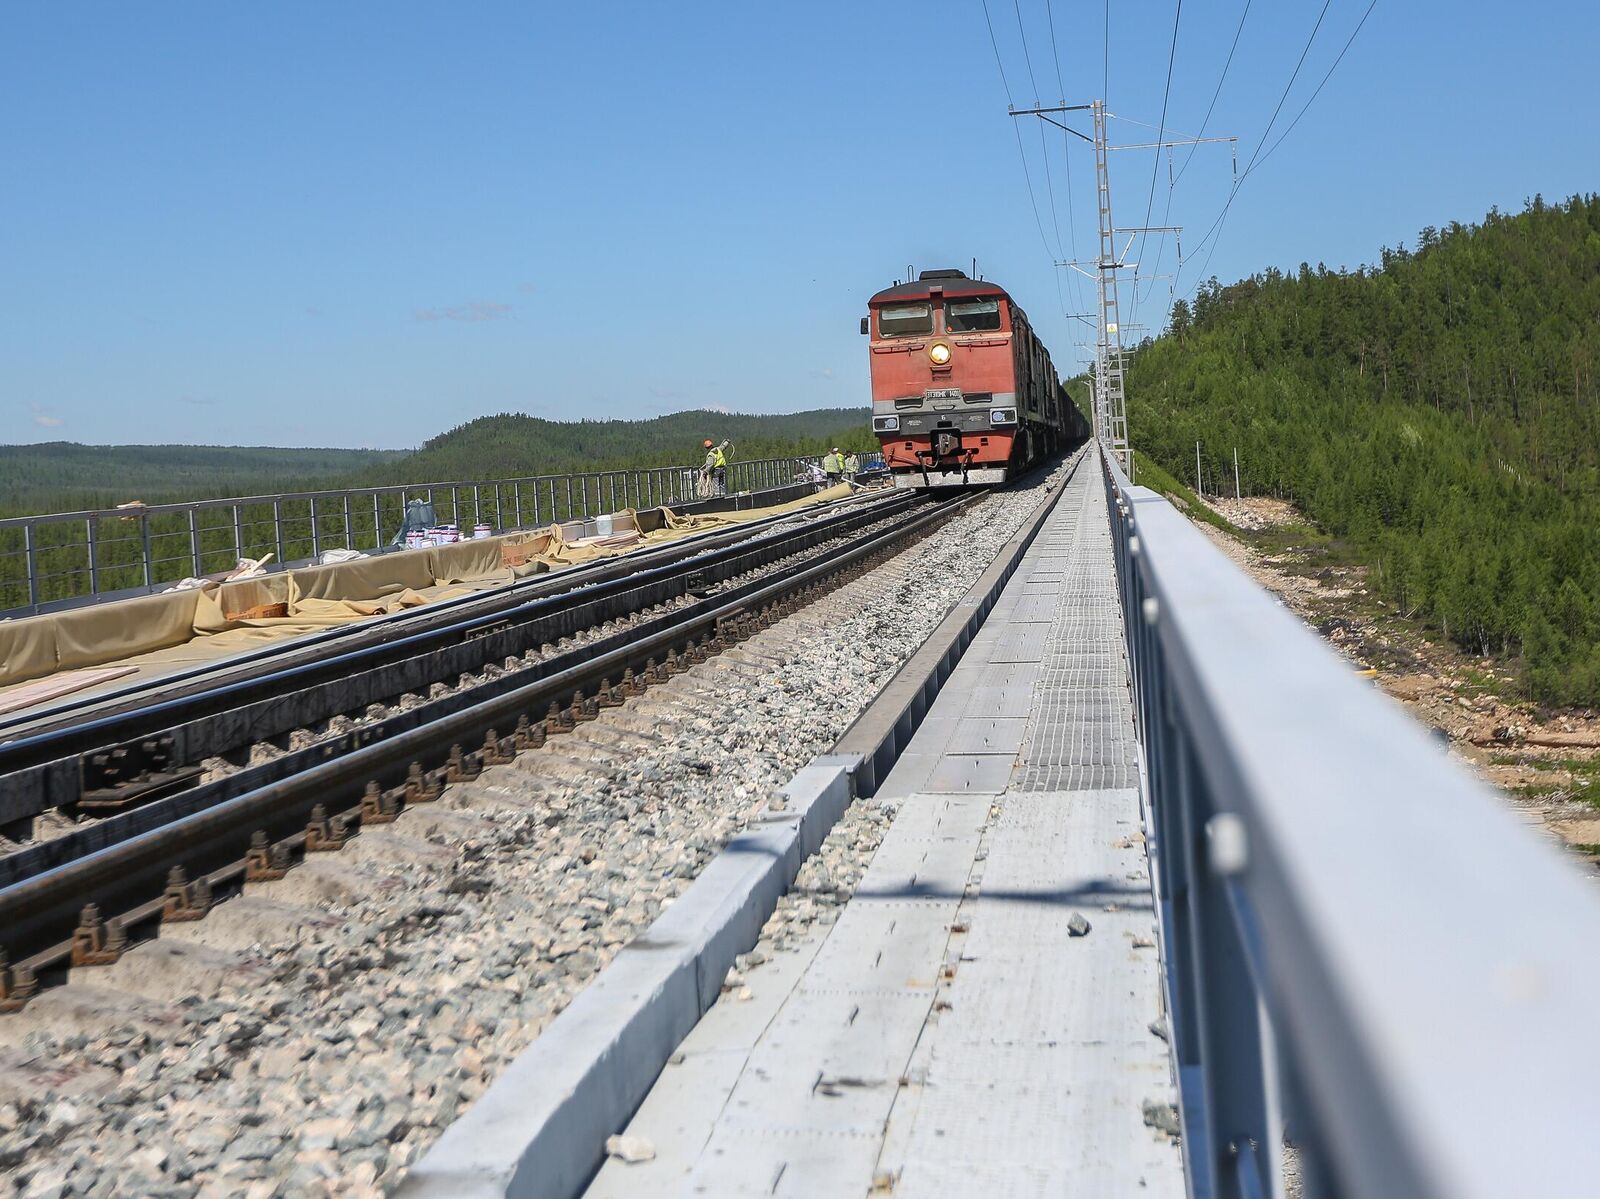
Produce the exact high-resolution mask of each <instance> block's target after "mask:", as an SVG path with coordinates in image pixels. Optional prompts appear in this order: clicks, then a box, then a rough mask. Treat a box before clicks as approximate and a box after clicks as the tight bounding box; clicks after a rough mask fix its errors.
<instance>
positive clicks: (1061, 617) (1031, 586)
mask: <svg viewBox="0 0 1600 1199" xmlns="http://www.w3.org/2000/svg"><path fill="white" fill-rule="evenodd" d="M1106 521H1107V517H1106V503H1105V493H1104V489H1103V488H1102V487H1101V485H1100V480H1099V478H1098V477H1097V475H1096V474H1095V471H1094V467H1093V463H1092V461H1090V462H1089V464H1088V465H1087V466H1085V467H1082V468H1080V469H1079V471H1078V473H1077V475H1076V476H1075V477H1074V478H1073V479H1072V480H1071V481H1070V482H1069V484H1068V486H1067V488H1066V491H1065V493H1064V495H1063V496H1062V499H1061V501H1060V502H1059V503H1058V505H1057V507H1056V510H1055V512H1054V513H1052V515H1051V516H1050V518H1049V519H1048V520H1047V522H1046V524H1045V526H1044V528H1043V529H1042V530H1041V532H1040V535H1039V537H1038V538H1037V539H1036V540H1035V542H1034V544H1033V546H1032V547H1030V549H1029V552H1028V554H1027V555H1026V557H1025V558H1024V560H1023V562H1022V564H1021V565H1020V567H1019V569H1018V570H1017V573H1016V574H1015V576H1013V578H1012V580H1011V582H1010V583H1009V584H1008V585H1007V587H1006V589H1005V592H1004V594H1003V595H1002V596H1001V598H1000V600H999V601H998V603H997V604H996V606H995V609H994V611H993V612H992V613H991V614H990V617H989V619H988V621H987V622H986V624H985V625H984V627H983V629H982V630H981V631H980V632H979V634H978V636H977V637H976V638H975V639H974V640H973V643H972V645H971V646H970V647H969V648H968V650H967V652H966V654H965V655H964V656H963V658H962V660H961V662H960V664H959V665H958V666H957V668H956V669H955V671H953V672H952V674H951V677H950V679H949V681H948V682H947V683H946V684H945V687H944V689H943V690H942V691H941V692H940V694H939V697H938V699H937V701H936V702H935V704H934V706H933V708H932V710H931V711H930V713H929V715H928V717H927V719H926V720H925V721H924V722H923V724H922V726H921V727H920V729H919V730H918V732H917V734H916V736H915V738H914V739H913V740H912V742H911V744H910V746H909V747H908V749H907V752H906V753H904V754H903V755H902V756H901V758H900V760H899V762H898V763H897V764H896V766H895V768H894V770H893V771H892V772H891V774H890V775H889V777H888V778H887V779H886V780H885V781H884V784H883V786H882V788H881V789H880V791H879V796H880V797H896V798H898V799H899V800H900V808H899V811H898V814H897V815H896V817H895V820H894V823H893V824H892V825H891V827H890V829H889V831H888V833H887V835H886V836H885V838H884V840H883V843H882V844H881V845H880V847H879V848H878V851H877V853H876V855H875V856H874V857H873V859H872V862H871V865H870V867H869V868H868V870H867V873H866V875H865V877H864V878H863V879H862V881H861V883H860V885H859V886H858V887H857V889H856V892H855V895H854V897H853V898H852V899H851V900H850V902H849V903H848V904H847V905H846V907H845V908H844V910H843V912H842V914H841V915H840V918H839V920H838V921H837V923H835V924H834V925H832V926H831V927H823V928H821V929H819V930H817V931H815V932H814V933H812V934H811V936H810V937H809V939H808V940H806V941H805V942H804V943H803V944H802V945H801V947H800V949H799V951H798V952H795V953H780V954H778V955H777V957H776V959H775V960H774V961H773V962H771V963H769V964H767V965H763V966H761V967H759V968H758V969H756V970H754V971H752V972H751V973H750V976H749V979H748V985H749V992H750V993H749V995H748V996H747V997H745V998H744V999H742V1000H741V999H737V998H733V999H727V1000H724V1001H723V1002H720V1003H718V1004H717V1005H716V1006H715V1007H713V1008H712V1009H711V1010H710V1011H709V1012H708V1013H707V1014H706V1016H705V1017H704V1018H703V1019H702V1020H701V1022H700V1024H699V1025H698V1026H697V1027H696V1028H695V1030H694V1031H693V1032H692V1033H691V1034H690V1036H689V1037H688V1038H687V1039H686V1040H685V1041H684V1043H683V1045H682V1047H681V1060H678V1061H676V1062H675V1063H674V1064H671V1065H669V1066H668V1067H667V1069H666V1070H665V1071H664V1072H663V1074H662V1075H661V1078H660V1081H659V1082H658V1083H657V1085H656V1087H655V1089H654V1090H653V1091H652V1092H651V1095H650V1097H649V1098H648V1099H647V1100H646V1101H645V1104H644V1106H643V1107H642V1108H641V1109H640V1111H639V1113H638V1115H637V1116H636V1117H635V1118H634V1120H633V1122H632V1123H631V1124H630V1126H629V1129H628V1132H629V1133H630V1134H631V1135H634V1136H638V1137H643V1138H645V1139H647V1140H648V1141H650V1142H651V1144H652V1146H653V1148H654V1151H655V1154H656V1156H655V1160H653V1161H651V1162H649V1163H646V1164H641V1165H626V1164H623V1163H621V1162H616V1161H613V1162H610V1163H608V1164H607V1165H606V1167H605V1168H604V1169H603V1170H602V1171H601V1173H600V1175H599V1176H598V1177H597V1179H596V1180H595V1183H594V1184H593V1186H592V1187H591V1188H590V1192H589V1194H590V1195H591V1196H595V1197H598V1196H608V1197H609V1196H624V1195H626V1196H651V1195H719V1196H721V1195H796V1196H799V1195H805V1196H813V1195H860V1196H865V1195H867V1194H868V1193H869V1192H870V1193H875V1194H877V1193H881V1194H893V1195H895V1196H897V1197H905V1196H948V1195H955V1194H960V1195H967V1194H980V1193H981V1194H984V1195H987V1196H991V1197H992V1199H1002V1197H1005V1196H1013V1195H1028V1196H1032V1195H1040V1196H1042V1195H1060V1194H1074V1195H1131V1194H1141V1195H1152V1196H1174V1197H1175V1196H1179V1195H1182V1194H1183V1193H1184V1182H1183V1171H1182V1165H1181V1160H1180V1153H1179V1150H1178V1148H1177V1147H1176V1146H1175V1145H1174V1144H1172V1143H1171V1142H1170V1141H1169V1140H1168V1139H1167V1138H1166V1137H1165V1136H1164V1135H1162V1134H1160V1133H1157V1132H1154V1131H1153V1130H1152V1129H1151V1128H1149V1127H1148V1126H1147V1125H1146V1123H1145V1119H1144V1108H1145V1105H1146V1104H1147V1103H1156V1104H1161V1103H1167V1102H1170V1101H1171V1100H1172V1098H1173V1091H1172V1086H1171V1066H1170V1062H1169V1058H1168V1054H1167V1047H1166V1043H1165V1042H1164V1041H1163V1040H1161V1039H1159V1038H1158V1037H1156V1036H1155V1035H1153V1033H1152V1032H1151V1029H1150V1025H1151V1023H1152V1022H1153V1021H1155V1020H1157V1019H1158V1018H1160V1017H1161V1014H1162V999H1161V996H1162V991H1161V981H1160V980H1161V967H1160V959H1159V957H1158V950H1157V949H1156V947H1155V944H1156V939H1155V931H1154V924H1155V915H1154V910H1153V905H1152V901H1151V896H1150V882H1149V869H1148V863H1147V861H1146V858H1145V852H1144V835H1143V828H1144V820H1143V813H1142V810H1141V806H1140V800H1139V792H1138V768H1137V757H1136V746H1135V743H1134V730H1133V724H1132V708H1131V705H1130V702H1129V696H1128V683H1127V674H1126V669H1125V664H1124V658H1123V654H1122V635H1121V622H1120V618H1119V616H1118V610H1117V608H1116V606H1115V596H1114V582H1113V574H1112V560H1111V553H1110V541H1109V535H1108V532H1107V524H1106ZM1075 916H1076V917H1083V918H1086V919H1087V920H1088V921H1089V923H1090V925H1091V928H1090V930H1089V932H1088V934H1087V935H1082V936H1080V935H1074V927H1073V919H1074V917H1075Z"/></svg>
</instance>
